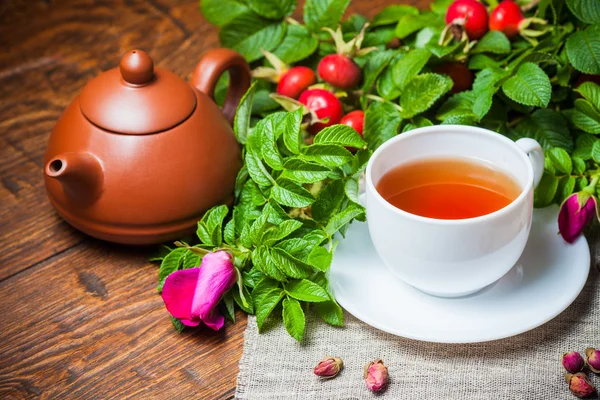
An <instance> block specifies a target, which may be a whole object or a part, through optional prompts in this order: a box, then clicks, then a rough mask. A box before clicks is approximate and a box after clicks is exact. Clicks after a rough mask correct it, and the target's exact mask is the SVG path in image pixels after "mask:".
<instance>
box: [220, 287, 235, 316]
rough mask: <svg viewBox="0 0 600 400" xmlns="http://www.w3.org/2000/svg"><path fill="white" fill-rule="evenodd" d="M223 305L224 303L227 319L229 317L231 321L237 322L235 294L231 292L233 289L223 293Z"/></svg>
mask: <svg viewBox="0 0 600 400" xmlns="http://www.w3.org/2000/svg"><path fill="white" fill-rule="evenodd" d="M221 305H222V310H223V314H224V317H225V318H226V319H228V320H229V321H231V322H233V323H235V307H234V300H233V294H232V293H231V290H230V291H229V292H227V293H225V295H223V301H222V303H221Z"/></svg>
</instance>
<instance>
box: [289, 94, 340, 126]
mask: <svg viewBox="0 0 600 400" xmlns="http://www.w3.org/2000/svg"><path fill="white" fill-rule="evenodd" d="M298 101H300V103H302V104H304V105H305V106H306V107H307V108H308V109H309V110H312V111H313V112H314V113H315V114H316V115H317V117H318V118H319V119H321V120H324V119H327V121H326V122H316V123H313V124H311V125H309V127H308V131H309V132H310V133H312V134H313V135H315V134H317V133H318V132H319V131H320V130H321V129H323V128H326V127H328V126H331V125H335V124H337V123H338V122H340V119H341V118H342V103H341V102H340V101H339V99H338V98H337V97H335V95H334V94H333V93H331V92H329V91H327V90H323V89H309V90H305V91H304V92H302V94H301V95H300V98H299V99H298Z"/></svg>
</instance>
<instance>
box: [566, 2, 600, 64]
mask: <svg viewBox="0 0 600 400" xmlns="http://www.w3.org/2000/svg"><path fill="white" fill-rule="evenodd" d="M591 1H593V0H591ZM566 48H567V56H568V57H569V61H571V64H572V65H573V67H574V68H575V69H576V70H578V71H581V72H584V73H586V74H596V75H598V74H600V25H590V26H588V27H587V28H586V29H585V30H583V31H578V32H575V33H574V34H572V35H571V36H570V37H569V39H567V47H566Z"/></svg>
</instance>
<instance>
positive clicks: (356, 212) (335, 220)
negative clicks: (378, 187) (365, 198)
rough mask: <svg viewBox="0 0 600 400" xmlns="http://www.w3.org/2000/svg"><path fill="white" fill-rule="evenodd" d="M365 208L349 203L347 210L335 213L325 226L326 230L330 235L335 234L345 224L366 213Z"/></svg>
mask: <svg viewBox="0 0 600 400" xmlns="http://www.w3.org/2000/svg"><path fill="white" fill-rule="evenodd" d="M364 212H365V210H364V208H363V207H361V206H358V205H355V204H352V203H351V205H349V206H348V207H347V208H346V209H345V210H343V211H342V212H340V213H337V214H335V215H334V216H333V217H332V218H331V219H330V220H329V222H328V223H327V226H326V227H325V232H326V233H327V234H328V235H333V234H334V233H335V232H337V231H338V230H339V229H340V228H342V227H343V226H344V225H346V224H347V223H349V222H350V221H352V220H353V219H354V218H356V217H358V216H360V215H361V214H364Z"/></svg>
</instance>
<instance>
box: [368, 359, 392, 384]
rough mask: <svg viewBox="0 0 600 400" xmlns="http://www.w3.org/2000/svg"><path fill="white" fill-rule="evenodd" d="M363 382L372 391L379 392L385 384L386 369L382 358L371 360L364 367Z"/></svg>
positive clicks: (386, 378) (386, 380) (386, 379)
mask: <svg viewBox="0 0 600 400" xmlns="http://www.w3.org/2000/svg"><path fill="white" fill-rule="evenodd" d="M365 382H366V384H367V388H368V389H369V390H370V391H372V392H379V391H381V389H383V388H384V387H385V385H387V382H388V369H387V367H386V366H385V365H383V361H382V360H375V361H372V362H370V363H369V364H368V365H367V366H366V367H365Z"/></svg>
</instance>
